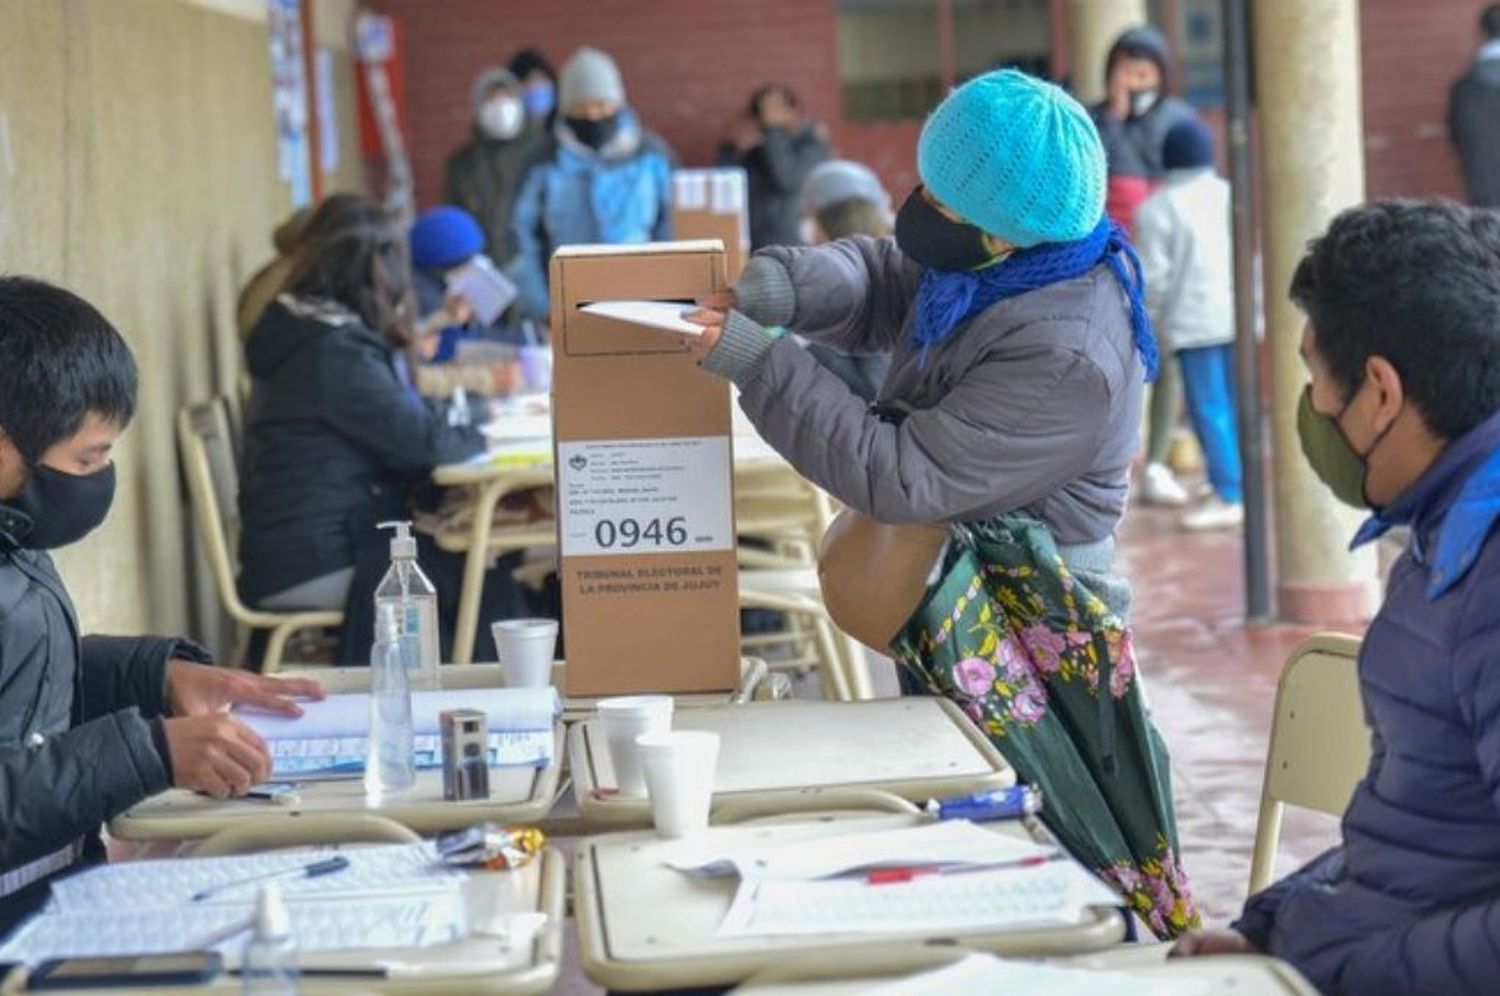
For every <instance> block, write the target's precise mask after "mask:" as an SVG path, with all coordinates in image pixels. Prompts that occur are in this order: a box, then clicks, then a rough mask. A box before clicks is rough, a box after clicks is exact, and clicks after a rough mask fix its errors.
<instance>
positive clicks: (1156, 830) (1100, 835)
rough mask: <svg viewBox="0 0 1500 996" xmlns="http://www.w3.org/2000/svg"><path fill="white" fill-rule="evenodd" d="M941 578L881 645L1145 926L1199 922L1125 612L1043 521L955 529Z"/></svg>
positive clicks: (1162, 751)
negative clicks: (1093, 587)
mask: <svg viewBox="0 0 1500 996" xmlns="http://www.w3.org/2000/svg"><path fill="white" fill-rule="evenodd" d="M954 537H955V543H954V544H952V548H953V552H952V553H951V554H950V557H949V559H948V562H947V564H946V568H945V570H944V572H943V575H942V577H941V579H940V580H938V581H937V583H935V584H934V585H933V586H932V587H931V588H930V589H929V591H928V593H927V595H926V597H925V599H924V600H923V603H922V605H921V606H919V607H918V609H917V611H916V612H915V613H913V615H912V618H911V619H910V620H909V621H908V622H907V624H906V626H905V628H904V629H903V630H902V632H901V633H900V634H899V635H898V636H897V637H896V640H895V641H894V643H893V644H892V650H893V652H894V653H895V655H896V658H897V660H898V661H899V662H900V664H901V665H902V666H903V667H905V668H907V669H908V672H909V675H910V676H911V677H913V678H915V679H916V680H917V683H918V684H920V685H921V686H922V687H924V688H925V689H926V690H927V691H928V692H929V693H931V694H933V695H941V696H943V697H944V698H948V699H952V700H953V701H955V702H957V703H958V704H959V705H960V706H962V707H963V709H964V711H965V712H966V713H967V714H968V716H969V718H970V719H972V720H973V721H974V722H975V724H977V725H978V726H979V727H980V728H981V729H983V730H984V731H985V732H986V733H988V734H989V737H990V740H991V741H992V742H993V743H994V744H995V746H996V747H997V748H998V749H999V750H1000V752H1001V754H1003V755H1004V756H1005V759H1006V760H1007V761H1009V762H1010V764H1011V766H1012V767H1013V768H1015V770H1016V773H1017V775H1018V776H1019V777H1020V778H1021V779H1022V780H1024V781H1027V782H1030V783H1032V784H1035V785H1037V786H1039V787H1040V788H1041V790H1042V800H1043V803H1042V804H1043V809H1042V819H1043V821H1044V822H1046V824H1047V825H1048V827H1049V828H1050V829H1051V830H1052V831H1053V833H1055V834H1056V835H1057V837H1058V839H1059V840H1060V841H1061V842H1062V843H1063V844H1064V846H1066V847H1067V848H1068V850H1069V851H1071V852H1072V853H1073V855H1074V856H1075V857H1077V858H1078V859H1079V860H1080V861H1082V862H1083V863H1084V864H1086V865H1088V866H1090V867H1092V868H1093V869H1094V870H1095V871H1096V872H1097V873H1098V874H1099V875H1100V876H1101V877H1102V878H1103V879H1104V880H1105V881H1107V882H1109V883H1110V884H1111V885H1113V886H1114V887H1115V888H1116V889H1118V890H1119V892H1120V894H1121V895H1122V896H1123V897H1124V899H1125V901H1126V904H1127V905H1128V906H1129V907H1130V908H1131V909H1132V910H1133V911H1135V912H1136V913H1137V914H1138V915H1139V916H1140V917H1141V919H1142V920H1144V921H1145V922H1146V923H1147V924H1148V925H1149V926H1150V928H1151V930H1152V931H1153V932H1154V933H1155V934H1156V936H1157V937H1159V938H1162V939H1167V938H1171V937H1175V936H1177V935H1179V934H1181V933H1183V932H1185V931H1187V930H1190V929H1193V928H1196V927H1198V926H1200V920H1199V915H1198V911H1197V909H1196V907H1195V905H1194V903H1193V899H1192V893H1191V891H1190V889H1189V886H1188V881H1187V877H1186V875H1185V874H1184V872H1183V871H1182V869H1181V868H1179V867H1178V864H1177V826H1176V822H1175V820H1174V818H1173V814H1172V795H1171V784H1170V776H1169V770H1168V760H1167V750H1166V746H1165V745H1164V744H1163V743H1162V740H1161V736H1160V735H1159V734H1158V733H1157V731H1156V727H1155V726H1154V725H1153V724H1152V722H1151V720H1150V718H1149V717H1148V716H1147V714H1146V709H1145V705H1144V703H1143V701H1142V698H1141V691H1140V686H1139V685H1138V683H1137V682H1136V680H1135V657H1134V654H1133V652H1132V649H1131V642H1130V632H1129V630H1128V629H1127V628H1126V627H1125V624H1124V622H1123V621H1122V620H1121V619H1120V618H1119V617H1118V616H1116V615H1114V614H1113V613H1111V612H1110V611H1109V609H1108V608H1107V607H1106V606H1105V605H1104V603H1103V602H1102V601H1100V600H1099V598H1097V597H1096V596H1095V595H1093V594H1092V593H1090V592H1089V591H1088V590H1087V589H1086V587H1085V586H1084V585H1083V583H1082V582H1081V581H1079V580H1078V579H1077V578H1076V577H1074V575H1073V574H1071V573H1070V572H1069V571H1068V569H1067V567H1066V566H1065V565H1064V563H1063V560H1062V557H1061V556H1060V555H1059V554H1058V552H1057V546H1056V544H1055V543H1054V542H1053V539H1052V535H1051V533H1050V532H1049V531H1048V530H1047V528H1046V527H1045V526H1043V525H1042V524H1041V523H1039V522H1036V521H1035V520H1032V519H1026V518H1021V517H1002V518H998V519H992V520H988V521H985V522H980V523H971V524H968V525H966V526H961V527H956V528H955V530H954Z"/></svg>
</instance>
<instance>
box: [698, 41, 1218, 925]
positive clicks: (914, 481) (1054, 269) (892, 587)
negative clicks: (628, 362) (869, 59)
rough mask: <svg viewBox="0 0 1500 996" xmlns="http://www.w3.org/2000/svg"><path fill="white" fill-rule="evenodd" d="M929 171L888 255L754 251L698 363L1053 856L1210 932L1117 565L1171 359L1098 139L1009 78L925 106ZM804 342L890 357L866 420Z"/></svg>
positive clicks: (853, 599)
mask: <svg viewBox="0 0 1500 996" xmlns="http://www.w3.org/2000/svg"><path fill="white" fill-rule="evenodd" d="M917 169H918V173H919V174H920V176H921V180H922V184H921V186H919V187H917V189H915V190H914V191H912V193H911V196H909V197H908V198H907V200H906V202H905V204H904V205H903V206H902V208H901V210H900V212H899V214H898V215H897V219H896V235H895V238H894V239H875V238H868V237H856V238H850V239H842V240H839V241H836V242H832V243H829V244H827V245H824V246H818V247H810V248H791V247H775V248H769V249H765V250H762V251H761V252H759V253H757V254H756V255H755V256H754V257H753V258H752V259H751V261H750V263H749V264H748V265H747V266H746V268H745V271H744V274H743V275H742V276H741V277H740V280H739V283H738V284H737V285H736V286H735V288H734V291H733V294H732V295H730V296H729V298H730V299H728V300H721V301H713V302H706V303H705V306H704V307H700V308H699V309H698V310H697V311H694V312H691V313H690V317H692V318H693V319H694V320H695V321H697V322H698V323H699V324H701V325H703V326H704V334H703V335H702V336H701V337H699V338H697V339H694V340H692V342H693V348H694V349H696V350H697V351H698V352H699V354H700V356H701V357H702V359H701V362H702V366H703V368H704V369H705V370H707V371H709V372H711V373H714V374H718V375H720V376H723V377H726V378H729V379H731V380H733V381H734V382H735V383H736V384H737V385H738V386H739V388H740V404H741V406H742V407H743V408H744V410H745V412H746V414H747V415H748V416H749V417H750V419H751V421H752V422H754V423H755V425H756V427H757V428H758V429H759V430H760V433H761V435H762V436H763V437H764V438H765V439H766V441H767V442H769V443H770V444H771V445H772V446H774V447H775V448H776V449H777V450H778V451H779V452H780V453H781V454H782V455H783V456H785V457H786V458H787V460H789V461H790V462H791V463H792V464H793V466H795V467H796V468H797V470H798V471H800V472H801V473H802V474H803V475H804V476H805V477H807V478H808V479H809V480H811V481H813V482H814V483H815V484H817V485H819V486H820V487H822V488H824V489H825V490H827V491H828V492H829V493H830V494H831V495H833V497H835V498H837V499H838V500H839V501H840V502H842V503H843V504H844V505H845V506H846V507H847V510H848V511H847V512H846V513H845V514H844V515H843V516H841V517H840V520H839V521H838V522H836V523H835V524H834V526H833V528H831V529H830V530H829V535H828V536H827V537H825V540H824V549H823V553H822V557H821V571H820V573H821V574H822V576H823V587H824V598H825V601H826V602H827V604H828V606H829V609H830V611H831V612H833V613H834V615H835V618H836V619H838V621H839V623H840V625H842V626H844V628H845V629H846V630H848V631H850V632H851V633H853V634H854V635H856V636H859V637H860V638H861V639H862V640H864V641H865V642H867V643H869V644H871V645H874V646H878V647H879V648H880V649H882V650H886V651H888V652H889V653H891V654H892V655H893V656H895V657H896V659H897V660H898V662H899V663H900V665H901V669H902V678H903V687H904V688H905V689H906V690H907V691H908V692H911V693H928V694H938V695H943V696H945V697H948V698H951V699H954V700H955V701H957V702H958V703H960V704H961V705H962V707H963V708H964V710H965V711H966V712H967V713H968V714H969V716H970V718H972V719H973V720H974V722H975V723H976V724H977V725H979V726H980V727H981V728H982V729H984V730H985V731H987V732H988V733H989V735H990V736H991V738H992V739H993V740H994V742H995V744H996V746H997V747H998V748H999V749H1000V750H1001V751H1002V753H1004V754H1005V755H1006V757H1007V759H1008V760H1009V761H1010V762H1011V764H1012V765H1013V766H1014V767H1015V769H1016V770H1017V772H1018V773H1019V775H1020V776H1021V777H1022V778H1023V779H1025V780H1027V781H1029V782H1032V783H1034V784H1037V785H1039V786H1040V787H1041V789H1042V792H1043V797H1044V800H1045V801H1044V808H1043V811H1042V813H1043V818H1044V819H1045V820H1046V821H1047V822H1048V823H1049V825H1050V826H1051V827H1052V829H1053V831H1054V832H1055V833H1057V835H1058V836H1059V838H1060V839H1061V840H1062V841H1063V842H1064V843H1065V844H1066V845H1067V846H1068V847H1069V848H1070V849H1071V850H1072V851H1073V852H1074V853H1075V854H1076V855H1077V856H1078V857H1079V858H1080V859H1081V860H1084V861H1085V862H1086V863H1089V864H1090V865H1092V866H1093V867H1094V868H1096V869H1097V870H1098V871H1099V872H1100V873H1101V874H1102V875H1104V876H1105V877H1106V878H1107V879H1108V880H1109V881H1111V882H1112V883H1113V884H1115V885H1116V887H1117V888H1119V890H1120V891H1121V893H1122V894H1123V895H1125V896H1126V898H1127V901H1128V902H1129V904H1130V905H1131V907H1132V908H1133V909H1135V910H1136V911H1137V913H1138V914H1139V915H1140V917H1141V918H1142V919H1143V920H1144V921H1145V922H1146V923H1147V924H1148V926H1149V927H1150V929H1151V930H1152V931H1154V932H1155V933H1156V934H1157V935H1158V936H1161V937H1168V936H1172V935H1175V934H1177V933H1180V932H1181V931H1183V930H1185V929H1187V928H1188V927H1190V926H1192V925H1193V924H1195V923H1196V922H1197V913H1196V911H1195V909H1194V906H1193V903H1192V899H1191V897H1190V896H1189V893H1188V889H1187V884H1186V879H1185V878H1184V877H1183V875H1182V873H1181V871H1180V870H1179V869H1178V867H1177V860H1176V855H1177V845H1176V827H1175V822H1174V820H1173V817H1172V810H1171V792H1170V788H1169V786H1168V783H1167V757H1166V752H1165V749H1164V748H1163V746H1162V744H1161V741H1160V738H1159V737H1158V736H1157V734H1156V730H1155V728H1154V727H1153V726H1152V724H1151V722H1150V719H1149V717H1148V716H1147V715H1146V712H1145V707H1144V704H1143V701H1142V698H1141V692H1140V687H1139V685H1138V683H1137V681H1136V676H1135V659H1134V656H1133V654H1132V651H1131V642H1130V634H1129V630H1128V627H1127V625H1126V621H1125V620H1126V615H1127V612H1128V608H1129V601H1130V591H1129V586H1128V585H1127V584H1126V583H1125V581H1124V580H1123V579H1122V578H1120V577H1119V575H1118V574H1116V573H1115V570H1114V530H1115V527H1116V525H1117V524H1118V523H1119V521H1120V517H1121V515H1122V514H1123V512H1124V509H1125V500H1126V490H1127V480H1128V472H1129V467H1130V462H1131V458H1132V456H1133V455H1134V454H1135V452H1136V449H1137V443H1138V438H1137V437H1138V435H1139V425H1140V419H1141V402H1142V394H1143V391H1144V387H1145V384H1146V382H1147V381H1148V380H1150V379H1151V378H1152V377H1154V375H1155V372H1156V365H1157V356H1156V349H1155V342H1154V339H1153V337H1152V334H1151V328H1150V325H1149V322H1148V320H1147V318H1146V312H1145V307H1144V303H1143V286H1142V281H1141V277H1140V268H1139V263H1138V261H1137V260H1136V258H1135V253H1134V251H1133V250H1132V249H1131V247H1130V245H1129V242H1128V241H1127V239H1126V236H1125V235H1124V233H1123V232H1122V231H1121V230H1120V229H1119V228H1118V227H1117V226H1116V225H1115V224H1114V223H1113V222H1111V221H1110V220H1109V219H1108V218H1106V217H1105V214H1104V198H1105V181H1106V168H1105V161H1104V150H1103V148H1102V147H1101V145H1100V140H1099V134H1098V132H1097V131H1096V130H1095V128H1094V125H1093V122H1092V121H1091V120H1090V119H1089V115H1088V113H1087V112H1086V111H1085V110H1084V109H1083V108H1082V107H1081V106H1080V105H1079V104H1078V103H1077V102H1076V101H1075V100H1073V98H1072V97H1070V96H1068V95H1067V94H1066V93H1065V92H1063V91H1062V90H1061V89H1059V88H1058V87H1055V86H1053V85H1051V84H1049V83H1046V82H1043V81H1041V80H1038V79H1035V78H1033V77H1030V76H1026V75H1024V74H1022V73H1019V72H1015V71H1011V70H1002V71H999V72H993V73H988V74H986V75H984V76H980V77H978V78H976V79H974V80H971V81H970V82H968V83H966V84H965V85H964V86H962V87H960V88H959V89H957V90H955V91H954V92H953V93H952V94H950V95H949V96H948V98H947V99H946V100H944V101H943V103H942V104H941V105H940V106H939V107H938V108H937V109H936V110H935V111H934V112H933V113H932V116H931V117H930V118H929V119H928V121H927V123H926V125H925V126H924V127H923V129H922V135H921V138H920V139H919V142H918V146H917ZM721 308H723V309H726V310H719V309H721ZM787 331H791V332H795V333H797V334H798V335H799V336H802V337H805V338H806V339H808V340H810V341H813V342H821V343H826V344H828V345H829V346H831V347H833V348H835V349H839V350H841V351H844V352H848V353H854V354H860V353H878V352H886V351H889V352H891V353H892V362H891V370H890V374H889V375H888V376H887V378H886V381H885V384H884V386H883V387H882V388H881V391H880V395H879V397H878V398H877V400H876V401H875V403H874V404H872V405H866V403H865V402H864V401H862V400H861V399H860V398H858V397H856V396H855V395H854V394H853V393H852V392H851V391H850V390H849V389H848V388H847V387H845V386H844V384H843V383H842V382H841V381H840V380H839V379H838V378H837V377H836V376H835V375H834V374H832V373H830V372H828V371H826V370H824V369H823V368H822V367H821V366H819V365H818V363H817V361H816V360H815V359H814V358H813V357H811V356H810V355H808V354H807V352H806V351H804V350H802V349H800V348H799V347H798V346H797V344H796V342H795V341H793V339H792V338H791V337H790V336H788V335H786V334H785V333H786V332H787Z"/></svg>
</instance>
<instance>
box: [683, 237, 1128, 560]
mask: <svg viewBox="0 0 1500 996" xmlns="http://www.w3.org/2000/svg"><path fill="white" fill-rule="evenodd" d="M920 275H921V270H920V268H919V267H918V266H917V265H916V264H914V263H910V262H908V261H907V260H906V259H905V258H904V257H903V256H902V255H901V253H900V251H899V250H898V249H897V248H896V245H895V242H894V240H892V239H874V238H869V237H857V238H853V239H844V240H841V241H838V242H833V243H830V244H828V245H825V246H819V247H816V248H805V249H793V248H772V249H767V250H763V251H762V252H760V253H757V254H756V255H755V256H754V257H753V258H752V260H751V261H750V264H749V265H748V266H747V267H746V269H745V272H744V274H743V275H742V276H741V278H740V281H739V283H738V284H737V285H736V287H735V295H736V300H737V303H738V307H739V309H740V310H739V311H735V312H731V314H730V317H729V319H728V321H727V322H726V323H725V327H724V333H723V335H722V336H721V338H720V340H719V343H718V345H717V346H716V347H715V349H714V350H713V352H712V353H710V354H709V356H708V357H707V358H706V359H705V360H704V364H703V365H704V367H705V368H706V369H708V370H710V371H712V372H715V373H719V374H721V375H723V376H726V377H730V378H732V379H733V380H734V381H735V382H736V383H737V384H738V385H739V386H740V389H741V393H740V404H741V406H742V407H743V408H744V410H745V412H746V414H747V415H748V416H749V417H750V420H751V421H752V422H753V423H754V424H755V426H756V428H757V429H759V430H760V432H761V434H762V435H763V436H764V437H765V439H766V441H767V442H769V443H770V444H771V445H772V446H774V447H775V448H776V450H777V451H778V452H780V453H781V454H783V455H784V456H785V457H786V458H787V459H788V460H789V461H791V463H792V464H793V465H794V466H795V467H796V468H797V470H798V471H800V472H801V473H802V474H803V475H804V476H806V477H807V478H809V479H810V480H812V481H813V482H815V483H816V484H818V485H819V486H821V487H822V488H824V489H825V490H827V491H828V492H829V493H830V494H832V495H833V496H834V497H835V498H837V499H839V500H840V501H841V502H843V503H844V504H846V505H848V506H849V507H851V508H853V509H854V510H855V511H857V512H860V513H861V514H863V515H866V516H869V517H871V518H873V519H875V520H877V521H879V522H886V523H930V522H944V521H947V522H959V521H971V520H975V519H982V518H988V517H990V516H994V515H999V514H1004V513H1010V512H1018V511H1019V512H1024V513H1027V514H1030V515H1032V516H1034V517H1036V518H1038V519H1040V520H1041V521H1042V522H1043V523H1045V524H1046V525H1047V526H1048V527H1050V528H1051V530H1052V532H1053V535H1054V536H1055V538H1056V539H1057V541H1058V542H1059V543H1060V544H1064V545H1077V544H1089V543H1097V542H1100V541H1107V540H1109V539H1110V537H1111V536H1112V534H1113V531H1114V528H1115V525H1116V523H1118V522H1119V520H1120V516H1121V515H1122V513H1123V512H1124V509H1125V498H1126V482H1127V471H1128V468H1129V466H1130V461H1131V457H1132V456H1133V454H1134V453H1135V450H1136V445H1137V435H1138V432H1139V423H1140V412H1141V396H1142V392H1143V384H1144V374H1143V367H1142V364H1141V361H1140V358H1139V356H1138V355H1137V353H1136V351H1135V348H1134V346H1133V345H1132V340H1131V328H1130V313H1129V306H1128V304H1127V301H1126V298H1125V294H1124V292H1123V291H1122V290H1121V288H1120V286H1119V284H1118V283H1117V282H1116V280H1115V278H1114V276H1113V275H1112V274H1111V273H1110V272H1109V270H1108V269H1107V268H1106V267H1104V266H1102V265H1101V266H1099V267H1097V268H1095V269H1094V270H1093V271H1092V272H1090V273H1089V274H1088V275H1086V276H1084V277H1081V278H1079V279H1077V280H1071V281H1067V282H1065V283H1059V284H1054V285H1052V286H1050V287H1045V288H1042V289H1040V290H1036V291H1032V292H1030V293H1028V294H1023V295H1021V296H1019V297H1015V298H1011V299H1009V300H1006V301H1002V302H1001V303H999V304H996V305H994V306H993V307H991V308H989V309H988V310H986V311H984V312H982V313H980V314H979V315H977V316H976V317H974V318H973V319H971V320H970V321H969V322H968V323H967V324H966V326H964V327H962V328H960V329H959V330H958V331H957V332H956V333H955V334H954V335H953V336H951V337H950V338H949V339H948V340H946V341H945V342H943V343H942V344H941V345H938V346H934V347H932V349H931V350H930V351H929V353H928V355H927V356H926V357H925V359H924V357H923V356H922V355H921V354H920V351H919V350H914V349H913V347H912V344H911V335H910V330H909V326H910V323H911V319H912V315H913V312H914V307H913V305H914V302H915V299H916V290H917V283H918V279H919V277H920ZM777 326H782V327H786V328H789V329H792V330H795V331H796V332H797V333H798V334H799V335H802V336H804V337H806V338H807V339H809V340H811V341H814V342H823V343H827V344H828V345H830V346H833V347H834V348H836V349H840V350H843V351H845V352H849V353H854V354H863V353H878V352H883V351H891V352H892V353H893V355H892V361H891V370H890V374H889V375H888V376H887V378H886V380H885V384H884V386H883V387H882V388H881V390H880V396H879V402H880V403H883V404H884V405H886V406H892V405H894V406H897V407H899V408H901V409H902V410H904V411H906V412H908V414H907V416H906V417H905V418H904V419H903V420H901V421H900V422H899V424H894V423H892V422H890V421H887V420H883V419H882V418H880V417H879V416H878V415H877V414H875V413H873V412H872V411H871V410H870V409H869V408H868V406H867V405H866V404H865V402H864V401H863V400H862V399H860V398H859V397H856V396H855V395H854V394H853V393H852V392H851V391H850V390H849V389H848V388H847V387H846V386H845V385H844V384H843V382H842V381H840V380H839V378H838V377H837V376H836V375H835V374H833V373H831V372H829V371H828V370H825V369H824V368H823V367H822V366H821V365H820V364H819V363H818V362H817V360H816V359H815V358H814V357H813V356H811V355H809V354H808V352H807V351H806V350H804V349H801V348H799V347H798V345H797V343H796V342H795V341H794V340H793V339H791V338H790V337H787V336H780V335H777V334H776V330H775V327H777Z"/></svg>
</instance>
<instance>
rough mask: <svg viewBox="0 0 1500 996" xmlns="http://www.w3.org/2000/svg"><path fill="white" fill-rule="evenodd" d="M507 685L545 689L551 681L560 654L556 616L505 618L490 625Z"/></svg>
mask: <svg viewBox="0 0 1500 996" xmlns="http://www.w3.org/2000/svg"><path fill="white" fill-rule="evenodd" d="M490 634H491V635H492V636H494V638H495V649H496V650H497V651H499V654H500V663H501V664H502V665H504V667H505V684H506V685H507V686H509V687H511V688H546V687H547V686H548V685H550V684H552V659H553V657H554V655H555V654H556V653H557V620H556V619H506V620H503V621H501V622H497V623H492V624H491V625H490Z"/></svg>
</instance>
